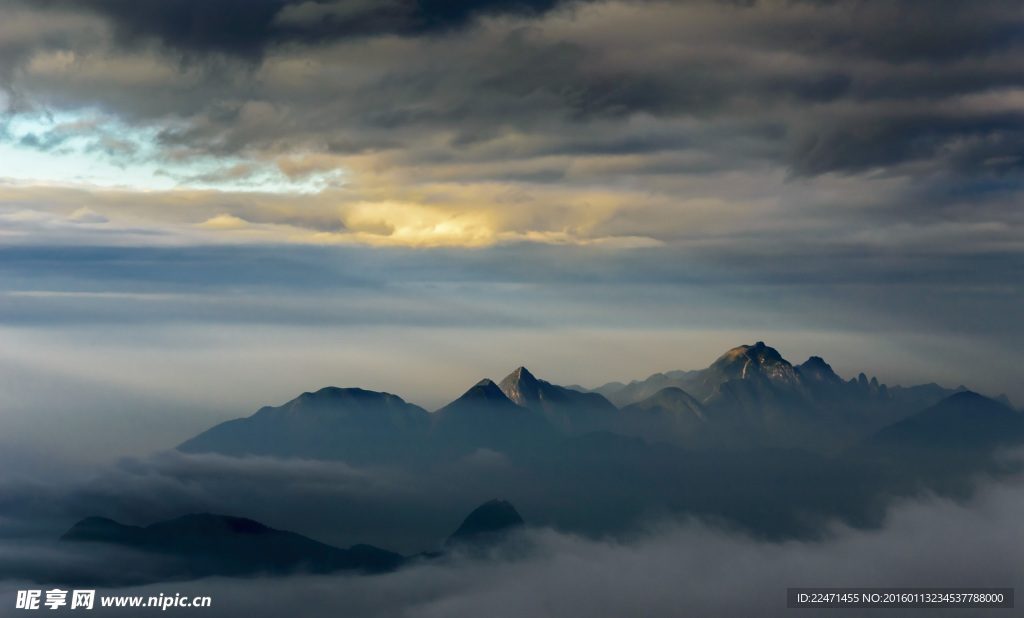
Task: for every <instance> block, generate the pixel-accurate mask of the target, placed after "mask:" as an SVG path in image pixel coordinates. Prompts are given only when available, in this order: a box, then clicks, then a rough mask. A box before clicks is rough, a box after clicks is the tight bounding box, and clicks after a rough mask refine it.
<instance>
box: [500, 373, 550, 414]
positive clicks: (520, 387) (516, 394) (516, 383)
mask: <svg viewBox="0 0 1024 618" xmlns="http://www.w3.org/2000/svg"><path fill="white" fill-rule="evenodd" d="M539 387H540V382H539V381H538V380H537V378H535V377H533V374H532V373H530V370H529V369H527V368H526V367H520V368H518V369H516V370H515V371H513V372H512V373H510V374H508V375H507V376H505V379H504V380H502V381H501V384H500V385H498V388H500V389H501V392H503V393H505V396H506V397H508V398H509V399H511V400H512V401H514V402H515V403H517V404H519V405H521V406H529V405H530V404H531V403H534V402H535V401H536V400H537V398H538V392H537V391H538V388H539Z"/></svg>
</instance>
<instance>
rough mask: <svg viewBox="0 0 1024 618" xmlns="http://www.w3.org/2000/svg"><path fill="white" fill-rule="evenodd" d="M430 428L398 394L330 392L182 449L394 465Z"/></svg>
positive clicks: (221, 429)
mask: <svg viewBox="0 0 1024 618" xmlns="http://www.w3.org/2000/svg"><path fill="white" fill-rule="evenodd" d="M430 424H431V417H430V414H429V413H428V412H427V411H426V410H424V409H423V408H420V407H419V406H415V405H412V404H409V403H406V402H405V401H403V400H402V398H401V397H398V396H397V395H392V394H390V393H378V392H374V391H368V390H363V389H361V388H335V387H328V388H323V389H320V390H318V391H316V392H315V393H303V394H302V395H300V396H298V397H296V398H295V399H293V400H291V401H289V402H288V403H286V404H284V405H283V406H279V407H276V408H272V407H265V408H262V409H260V410H259V411H258V412H256V414H254V415H252V416H250V417H248V418H241V419H236V420H232V421H227V422H225V423H221V424H220V425H216V426H215V427H213V428H211V429H209V430H207V431H205V432H203V433H201V434H199V435H198V436H196V437H194V438H192V439H190V440H186V441H185V442H183V443H182V444H180V445H179V446H178V447H177V448H178V450H179V451H183V452H186V453H207V452H213V453H221V454H224V455H235V456H241V455H270V456H276V457H308V458H316V459H340V460H344V461H346V462H348V463H353V464H364V463H389V462H393V461H396V460H403V459H404V458H405V457H406V456H407V455H408V454H409V453H410V452H411V451H413V450H415V449H416V448H417V447H418V445H419V444H420V443H421V442H422V440H423V438H424V436H425V435H426V434H427V431H428V430H429V428H430Z"/></svg>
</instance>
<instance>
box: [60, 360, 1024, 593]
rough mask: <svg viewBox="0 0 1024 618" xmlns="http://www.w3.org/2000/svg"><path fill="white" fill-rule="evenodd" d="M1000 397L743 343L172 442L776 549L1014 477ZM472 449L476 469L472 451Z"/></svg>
mask: <svg viewBox="0 0 1024 618" xmlns="http://www.w3.org/2000/svg"><path fill="white" fill-rule="evenodd" d="M1008 404H1009V402H1008V401H1007V400H1006V399H1005V397H1001V398H995V399H992V398H988V397H984V396H982V395H979V394H977V393H974V392H971V391H969V390H967V389H966V388H964V387H959V388H957V389H947V388H943V387H940V386H937V385H935V384H926V385H921V386H913V387H906V388H904V387H900V386H893V387H888V386H886V385H884V384H880V383H879V382H878V380H877V379H874V378H871V379H869V378H867V376H866V375H864V374H861V375H859V376H858V377H857V378H855V379H851V380H844V379H842V378H840V377H839V376H838V375H836V373H835V372H834V371H833V370H832V368H831V367H830V366H829V364H828V363H826V362H825V361H824V360H823V359H822V358H819V357H811V358H809V359H808V360H807V361H805V362H804V363H801V364H799V365H793V364H791V363H790V362H789V361H787V360H786V359H784V358H783V357H782V356H781V355H780V354H779V353H778V351H776V350H775V349H773V348H771V347H769V346H767V345H765V344H764V343H761V342H758V343H756V344H754V345H744V346H739V347H737V348H733V349H731V350H729V351H727V352H726V353H725V354H723V355H722V356H721V357H719V358H718V359H717V360H716V361H715V362H714V363H712V364H711V365H710V366H709V367H707V368H706V369H701V370H697V371H669V372H666V373H659V374H655V375H653V376H650V377H649V378H647V379H646V380H643V381H633V382H630V383H628V384H627V383H622V382H619V383H609V384H605V385H603V386H601V387H599V388H597V389H594V390H593V391H587V390H585V389H581V387H572V388H569V387H562V386H558V385H555V384H552V383H550V382H547V381H545V380H542V379H539V378H537V377H536V376H534V375H533V374H532V373H531V372H530V371H529V370H527V369H526V368H525V367H519V368H517V369H516V370H515V371H513V372H512V373H511V374H509V375H508V376H506V377H505V378H504V379H503V380H501V381H500V382H498V383H496V382H494V381H492V380H490V379H483V380H481V381H479V382H478V383H476V384H475V385H473V386H472V387H471V388H469V389H468V390H467V391H466V392H465V393H464V394H463V395H461V396H460V397H459V398H457V399H456V400H454V401H452V402H451V403H449V404H447V405H445V406H443V407H441V408H440V409H438V410H436V411H434V412H428V411H427V410H425V409H423V408H421V407H419V406H416V405H413V404H410V403H408V402H406V401H404V400H403V399H402V398H400V397H398V396H397V395H393V394H390V393H380V392H373V391H367V390H363V389H360V388H336V387H328V388H323V389H321V390H319V391H316V392H310V393H303V394H302V395H300V396H299V397H297V398H295V399H293V400H292V401H289V402H287V403H285V404H284V405H281V406H278V407H264V408H261V409H260V410H259V411H257V412H256V413H255V414H254V415H252V416H250V417H247V418H241V419H236V420H232V421H228V422H225V423H221V424H219V425H216V426H214V427H212V428H211V429H209V430H207V431H205V432H203V433H201V434H199V435H197V436H196V437H194V438H192V439H190V440H187V441H185V442H184V443H182V444H181V445H179V446H178V447H177V449H178V450H179V451H182V452H186V453H219V454H222V455H226V456H231V457H238V456H245V455H258V456H270V457H278V458H301V459H323V460H334V461H343V462H346V463H347V464H349V465H351V466H357V467H359V466H371V467H381V466H383V467H394V468H398V470H397V472H398V473H399V474H400V477H399V478H403V479H405V482H406V484H408V485H409V486H415V487H418V488H422V490H421V493H414V494H408V495H413V496H419V497H418V498H415V499H417V500H421V501H426V502H421V503H432V504H433V503H436V502H437V501H439V500H448V499H451V498H454V497H459V500H460V501H461V502H460V503H462V504H466V500H468V499H470V498H469V496H473V497H472V498H471V499H472V500H474V501H475V500H478V499H479V493H480V492H481V490H485V491H486V492H487V493H492V494H502V495H506V496H509V497H511V498H512V499H513V500H515V502H516V503H517V504H521V505H523V506H524V507H525V508H526V511H525V512H529V513H530V516H531V522H533V523H534V525H538V526H551V527H554V528H556V529H561V530H565V531H569V532H573V533H580V534H584V535H592V536H595V537H604V536H606V535H609V534H618V533H629V532H630V531H631V530H632V531H635V530H637V529H638V527H640V528H642V527H643V526H644V525H645V523H650V522H651V521H659V520H660V519H663V518H665V517H677V516H681V515H685V516H696V517H699V518H701V519H704V520H706V521H709V522H713V523H715V524H722V525H726V526H727V527H729V528H739V529H742V530H744V531H746V532H747V533H749V534H752V535H754V536H756V537H760V538H769V539H776V540H783V539H789V538H816V536H817V535H820V534H822V530H826V529H827V526H828V524H829V522H832V521H835V520H839V521H842V522H845V523H846V524H848V525H852V526H859V527H870V526H878V525H881V522H882V521H883V520H884V516H885V512H886V507H887V504H888V503H889V500H891V498H892V497H893V496H897V495H909V494H914V493H918V492H922V491H932V492H938V493H954V494H957V495H964V492H968V491H970V487H971V486H972V484H973V483H974V482H975V479H976V478H977V476H978V475H979V474H990V475H997V476H998V475H1001V474H1004V473H1005V472H1007V471H1010V470H1013V469H1019V467H1020V465H1019V463H1013V460H1012V459H1009V458H1003V457H998V456H997V454H999V453H1000V452H1001V450H1002V449H1006V448H1012V447H1016V446H1019V445H1021V444H1024V414H1022V413H1021V412H1018V411H1016V410H1014V409H1012V408H1011V407H1010V406H1009V405H1008ZM480 452H486V453H488V455H487V457H483V458H480V457H477V458H474V457H472V456H473V455H475V454H478V453H480ZM497 453H500V456H499V457H495V454H497ZM480 461H488V462H492V463H491V464H488V465H485V466H483V467H477V466H478V463H479V462H480ZM495 461H501V462H502V463H501V464H500V465H498V466H497V467H495V465H494V463H493V462H495ZM474 462H477V463H474ZM488 466H489V467H488ZM1014 466H1016V468H1015V467H1014ZM389 474H390V471H389ZM462 486H465V489H464V492H465V493H460V492H462V491H463V489H462ZM387 508H394V509H399V510H402V511H406V512H408V511H415V509H416V508H417V507H416V505H409V504H402V505H391V506H388V507H387ZM386 512H387V511H386V509H385V510H384V511H380V510H378V511H376V512H368V514H367V515H366V517H371V518H376V517H380V514H381V513H386ZM521 525H522V518H521V517H520V516H519V515H518V513H517V512H516V510H515V509H514V508H512V506H511V504H510V503H508V502H503V501H498V500H492V501H490V502H487V503H485V504H484V505H482V506H481V507H480V508H479V509H477V510H475V511H474V512H473V513H472V514H471V515H470V516H469V517H467V518H466V520H465V521H464V522H463V525H462V526H460V527H459V528H458V530H456V531H455V533H454V534H452V536H451V537H450V538H449V539H448V541H447V542H446V543H445V545H444V547H445V548H446V550H449V551H454V550H458V551H459V552H463V553H466V554H467V555H484V554H486V553H487V552H482V553H481V552H476V551H475V550H473V549H472V547H473V546H474V545H476V544H478V543H484V544H485V545H486V544H487V543H490V542H493V541H495V540H500V539H502V538H503V537H504V536H505V535H506V533H507V532H508V531H509V530H512V529H515V528H516V527H519V526H521ZM378 538H387V537H378ZM432 538H433V537H432ZM64 539H65V541H68V542H70V541H91V542H92V544H93V545H96V544H97V543H98V544H101V545H104V546H110V547H120V548H126V549H130V550H132V551H135V552H142V553H144V554H145V555H147V556H159V557H161V558H163V559H168V560H170V563H169V564H170V565H171V566H168V567H166V568H164V570H163V571H161V573H163V574H164V575H163V576H164V577H193V576H195V577H199V576H204V575H209V574H220V575H252V574H256V573H270V574H283V573H291V572H296V571H312V572H332V571H336V570H348V571H353V572H371V573H372V572H379V571H384V570H389V569H393V568H398V567H399V566H401V565H402V564H404V563H405V561H407V560H409V559H416V558H421V559H432V558H437V557H439V556H442V555H444V552H443V551H442V552H427V553H423V554H420V555H419V556H413V557H405V556H401V555H399V554H396V553H392V552H388V551H386V550H381V549H377V548H375V547H372V546H368V545H355V546H352V547H349V548H348V549H342V548H339V547H333V546H329V545H325V544H323V543H319V542H317V541H314V540H312V539H309V538H307V537H303V536H301V535H298V534H294V533H291V532H285V531H280V530H275V529H271V528H269V527H266V526H263V525H262V524H258V523H256V522H255V521H252V520H248V519H242V518H233V517H225V516H221V515H211V514H200V515H189V516H185V517H181V518H178V519H174V520H168V521H165V522H161V523H158V524H153V525H151V526H148V527H146V528H138V527H134V526H124V525H121V524H118V523H116V522H114V521H112V520H109V519H102V518H87V519H85V520H82V521H81V522H79V523H78V524H77V525H76V526H75V527H73V528H72V529H71V530H70V531H69V532H68V533H67V534H66V535H65V537H64ZM382 544H384V543H382Z"/></svg>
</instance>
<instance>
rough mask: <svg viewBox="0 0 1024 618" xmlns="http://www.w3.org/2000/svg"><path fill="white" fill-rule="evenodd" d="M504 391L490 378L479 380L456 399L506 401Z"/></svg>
mask: <svg viewBox="0 0 1024 618" xmlns="http://www.w3.org/2000/svg"><path fill="white" fill-rule="evenodd" d="M508 400H509V399H508V397H506V396H505V393H503V392H501V389H500V388H498V385H497V384H495V383H494V380H491V379H490V378H484V379H483V380H480V381H479V382H477V383H476V384H475V385H473V388H471V389H469V390H468V391H466V392H465V393H463V395H462V397H459V398H458V399H456V401H508Z"/></svg>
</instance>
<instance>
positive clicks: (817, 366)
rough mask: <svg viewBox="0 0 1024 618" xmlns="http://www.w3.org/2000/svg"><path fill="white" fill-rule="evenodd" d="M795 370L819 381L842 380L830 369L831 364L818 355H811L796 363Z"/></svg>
mask: <svg viewBox="0 0 1024 618" xmlns="http://www.w3.org/2000/svg"><path fill="white" fill-rule="evenodd" d="M797 370H798V371H799V372H800V375H802V376H806V377H808V378H812V379H814V380H818V381H821V382H840V381H842V380H841V379H840V378H839V376H837V375H836V372H835V371H833V370H832V366H831V365H829V364H828V363H826V362H825V359H823V358H821V357H820V356H812V357H810V358H808V359H807V360H806V361H804V363H803V364H801V365H797Z"/></svg>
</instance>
